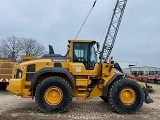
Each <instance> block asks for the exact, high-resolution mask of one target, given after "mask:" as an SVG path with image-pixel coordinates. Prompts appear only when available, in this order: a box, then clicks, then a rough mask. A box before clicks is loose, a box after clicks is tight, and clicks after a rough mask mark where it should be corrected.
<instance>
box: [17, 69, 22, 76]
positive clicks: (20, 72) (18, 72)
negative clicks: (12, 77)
mask: <svg viewBox="0 0 160 120" xmlns="http://www.w3.org/2000/svg"><path fill="white" fill-rule="evenodd" d="M16 78H22V71H21V70H20V69H17V73H16Z"/></svg>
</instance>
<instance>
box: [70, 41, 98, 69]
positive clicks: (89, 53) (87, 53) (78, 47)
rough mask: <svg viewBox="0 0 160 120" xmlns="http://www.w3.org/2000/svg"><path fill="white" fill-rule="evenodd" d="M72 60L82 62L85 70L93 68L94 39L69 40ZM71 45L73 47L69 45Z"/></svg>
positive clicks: (95, 59)
mask: <svg viewBox="0 0 160 120" xmlns="http://www.w3.org/2000/svg"><path fill="white" fill-rule="evenodd" d="M69 43H70V46H69V47H70V55H71V54H72V56H73V57H72V62H80V63H83V64H84V66H85V69H86V70H93V69H94V66H95V64H96V63H97V55H96V51H95V47H94V46H95V44H96V41H93V40H69ZM71 46H73V47H71Z"/></svg>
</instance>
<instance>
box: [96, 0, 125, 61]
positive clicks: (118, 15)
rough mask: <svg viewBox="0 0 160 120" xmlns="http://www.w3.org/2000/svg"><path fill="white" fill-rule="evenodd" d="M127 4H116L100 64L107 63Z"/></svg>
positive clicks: (123, 0) (120, 0) (101, 53)
mask: <svg viewBox="0 0 160 120" xmlns="http://www.w3.org/2000/svg"><path fill="white" fill-rule="evenodd" d="M126 4H127V0H117V2H116V5H115V7H114V9H113V14H112V17H111V21H110V24H109V27H108V30H107V34H106V37H105V40H104V43H103V47H102V51H101V52H100V56H99V59H100V62H102V61H103V62H107V60H108V58H109V56H110V53H111V51H112V49H113V46H114V43H115V40H116V36H117V33H118V30H119V27H120V24H121V20H122V17H123V13H124V10H125V7H126Z"/></svg>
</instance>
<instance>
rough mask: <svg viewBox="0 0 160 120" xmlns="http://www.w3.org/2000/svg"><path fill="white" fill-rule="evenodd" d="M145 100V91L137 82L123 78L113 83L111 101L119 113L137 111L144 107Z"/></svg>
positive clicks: (110, 92) (110, 93) (110, 94)
mask: <svg viewBox="0 0 160 120" xmlns="http://www.w3.org/2000/svg"><path fill="white" fill-rule="evenodd" d="M143 102H144V92H143V90H142V88H141V87H140V85H139V84H138V83H137V82H135V81H133V80H129V79H123V80H118V81H117V82H115V83H114V84H112V86H111V88H110V91H109V103H110V105H111V106H112V107H113V109H114V110H115V111H117V112H118V113H122V114H132V113H135V112H137V111H138V110H139V109H140V108H141V107H142V105H143Z"/></svg>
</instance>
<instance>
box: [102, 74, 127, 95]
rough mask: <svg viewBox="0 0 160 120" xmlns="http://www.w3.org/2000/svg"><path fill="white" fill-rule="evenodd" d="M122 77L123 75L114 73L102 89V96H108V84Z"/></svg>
mask: <svg viewBox="0 0 160 120" xmlns="http://www.w3.org/2000/svg"><path fill="white" fill-rule="evenodd" d="M119 76H120V77H123V76H124V73H116V74H115V75H114V76H113V77H112V78H111V79H110V81H109V82H108V83H107V84H106V85H105V86H104V87H103V92H102V96H104V97H106V96H107V94H108V88H109V86H110V84H111V83H112V82H113V81H114V80H115V79H116V78H118V77H119Z"/></svg>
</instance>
